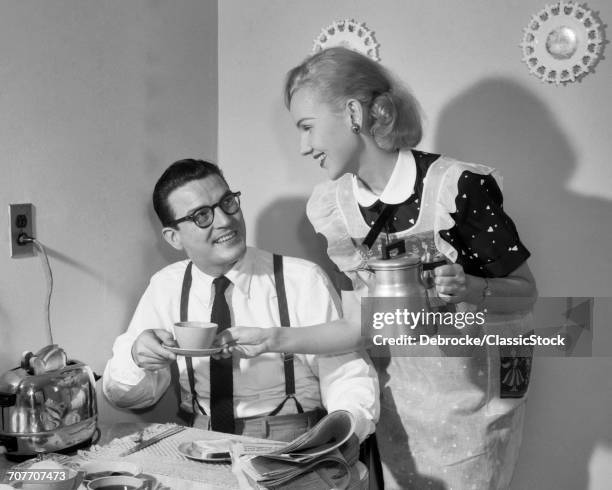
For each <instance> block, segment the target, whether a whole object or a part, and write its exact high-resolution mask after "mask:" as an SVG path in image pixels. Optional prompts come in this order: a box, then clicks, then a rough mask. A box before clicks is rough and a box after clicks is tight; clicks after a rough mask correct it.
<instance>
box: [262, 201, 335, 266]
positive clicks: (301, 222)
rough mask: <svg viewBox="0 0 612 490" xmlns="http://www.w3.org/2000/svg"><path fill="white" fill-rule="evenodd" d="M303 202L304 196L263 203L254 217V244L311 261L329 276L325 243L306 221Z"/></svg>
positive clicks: (331, 264)
mask: <svg viewBox="0 0 612 490" xmlns="http://www.w3.org/2000/svg"><path fill="white" fill-rule="evenodd" d="M306 201H307V198H306V197H282V198H279V199H277V200H275V201H273V202H272V203H270V204H269V205H268V206H266V207H265V208H264V209H263V210H262V212H261V214H260V215H259V216H258V218H257V223H256V226H255V230H256V231H255V234H256V236H255V245H256V246H257V247H258V248H262V249H264V250H267V251H269V252H276V253H280V254H284V255H290V256H294V257H301V258H303V259H308V260H311V261H312V262H315V263H317V264H319V265H320V266H321V267H322V268H323V270H324V271H325V272H326V273H327V275H328V276H329V277H330V278H331V277H333V275H332V270H333V263H332V261H331V260H330V259H329V257H328V256H327V243H326V241H325V238H323V237H322V236H321V235H319V234H317V233H315V231H314V229H313V227H312V225H311V224H310V221H308V218H307V216H306Z"/></svg>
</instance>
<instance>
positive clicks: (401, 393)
mask: <svg viewBox="0 0 612 490" xmlns="http://www.w3.org/2000/svg"><path fill="white" fill-rule="evenodd" d="M285 102H286V105H287V108H288V109H289V111H290V112H291V115H292V117H293V119H294V121H295V124H296V126H297V128H298V131H299V133H300V152H301V153H302V155H304V156H311V157H313V158H314V159H315V160H316V161H317V162H318V163H319V165H320V166H321V167H322V168H324V169H325V170H326V171H327V173H328V175H329V178H330V181H329V182H325V183H323V184H319V185H318V186H316V187H315V189H314V191H313V193H312V196H311V197H310V199H309V201H308V206H307V214H308V218H309V219H310V221H311V223H312V224H313V226H314V228H315V230H316V231H317V232H318V233H321V234H322V235H324V236H325V238H326V239H327V244H328V254H329V256H330V258H331V259H332V260H333V261H334V263H335V264H336V266H337V267H338V269H339V271H340V272H341V273H342V276H343V277H344V278H345V279H348V280H345V281H344V283H345V284H344V286H343V287H342V289H343V291H342V293H343V306H344V309H345V311H344V313H345V319H344V320H342V321H340V322H337V323H336V325H335V326H336V327H338V328H343V330H342V334H341V335H338V332H339V330H338V328H329V327H330V326H329V325H318V326H312V327H307V328H299V329H283V328H275V329H250V328H236V329H232V332H231V334H232V338H233V340H234V341H236V342H237V344H238V345H237V347H235V349H236V350H238V351H240V352H242V353H243V354H244V355H256V354H258V353H260V352H264V351H270V352H309V353H327V352H337V351H341V350H346V349H352V348H356V347H359V345H360V342H361V340H362V339H361V335H360V333H361V332H360V325H359V320H358V318H359V316H358V315H359V313H358V305H359V298H361V297H362V296H364V295H366V294H367V289H368V286H369V285H371V283H372V274H371V273H370V272H369V271H368V270H367V269H366V262H367V260H368V258H369V257H372V256H376V257H380V256H381V255H382V254H384V253H385V246H386V244H387V243H388V242H389V241H391V242H394V243H397V242H399V241H401V242H403V243H404V245H403V246H404V247H405V249H406V251H407V252H409V253H412V254H415V253H416V254H418V255H420V256H421V257H422V258H423V259H424V260H427V259H429V258H431V257H436V256H440V255H443V256H444V257H445V258H446V261H447V264H446V265H442V266H439V267H437V268H435V269H434V282H435V291H436V293H437V296H439V298H441V299H442V300H443V301H444V302H446V303H449V304H454V305H455V308H456V311H459V312H477V311H482V310H484V309H485V308H486V312H487V313H486V318H487V323H486V325H485V326H483V327H482V329H481V330H480V331H479V332H478V333H482V332H493V331H497V329H502V331H503V332H506V333H507V332H511V333H512V334H513V335H518V334H520V333H525V332H527V331H528V330H530V328H531V327H530V325H529V318H530V317H529V313H528V311H529V309H530V307H531V306H532V305H533V302H534V301H535V298H536V294H537V293H536V288H535V282H534V279H533V276H532V274H531V272H530V270H529V267H528V266H527V262H526V260H527V258H528V257H529V255H530V254H529V252H528V251H527V249H526V248H525V247H524V246H523V244H522V243H521V242H520V239H519V237H518V234H517V231H516V228H515V226H514V223H513V222H512V220H511V219H510V218H509V217H508V215H507V214H506V213H505V212H504V210H503V196H502V193H501V190H500V188H499V185H498V182H497V180H496V177H495V174H496V173H495V171H494V169H492V168H489V167H486V166H483V165H476V164H470V163H463V162H459V161H456V160H452V159H450V158H447V157H444V156H440V155H434V154H428V153H423V152H419V151H416V150H413V148H414V147H415V146H417V145H418V143H419V141H420V139H421V133H422V130H421V119H420V114H419V108H418V104H417V102H416V100H415V99H414V97H413V96H412V95H411V94H410V93H409V92H407V91H406V90H405V89H404V88H402V86H401V85H400V84H399V83H398V82H396V81H395V80H394V79H393V77H392V76H391V75H390V74H389V73H388V72H387V71H386V70H385V69H384V68H383V67H382V66H381V65H380V64H378V63H376V62H374V61H372V60H371V59H369V58H368V57H366V56H363V55H361V54H359V53H356V52H354V51H351V50H348V49H345V48H340V47H338V48H330V49H327V50H324V51H321V52H319V53H317V54H315V55H313V56H311V57H310V58H308V59H307V60H306V61H304V62H303V63H302V64H300V65H299V66H297V67H295V68H294V69H292V70H291V71H290V72H289V73H288V76H287V80H286V85H285ZM383 212H384V214H383ZM381 215H383V217H384V218H380V216H381ZM380 219H383V220H384V222H381V221H380ZM377 220H378V221H379V222H378V223H377ZM372 227H376V228H377V229H378V228H381V229H382V230H384V233H381V234H380V235H378V236H377V237H376V236H373V235H372V233H370V231H371V229H372ZM374 235H375V234H374ZM364 238H367V240H365V244H364ZM374 238H375V240H374ZM438 354H439V355H438V356H437V357H393V358H392V359H390V362H389V364H388V366H386V372H384V373H381V391H382V394H381V418H380V422H379V425H378V427H377V435H378V443H379V445H380V450H381V458H382V461H383V464H384V467H385V486H386V488H417V489H421V488H449V489H450V488H452V489H467V488H470V489H472V488H473V489H485V488H495V489H498V488H507V487H508V485H509V483H510V479H511V476H512V471H513V468H514V465H515V462H516V458H517V453H518V448H519V445H520V439H521V428H522V422H523V413H524V402H525V394H526V390H527V385H528V379H529V367H530V358H529V357H518V356H517V355H516V353H512V352H502V351H501V350H500V349H499V348H497V347H488V348H481V349H474V350H473V351H470V352H466V353H465V355H463V357H444V354H443V353H442V352H439V353H438Z"/></svg>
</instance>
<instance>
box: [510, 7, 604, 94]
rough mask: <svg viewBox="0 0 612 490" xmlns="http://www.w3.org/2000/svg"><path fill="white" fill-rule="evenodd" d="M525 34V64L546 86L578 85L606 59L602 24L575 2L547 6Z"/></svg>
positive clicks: (533, 19) (589, 11) (523, 46)
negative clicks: (549, 84) (578, 82)
mask: <svg viewBox="0 0 612 490" xmlns="http://www.w3.org/2000/svg"><path fill="white" fill-rule="evenodd" d="M523 32H524V35H523V42H522V43H521V48H522V49H523V61H524V62H525V64H526V65H527V67H528V68H529V71H530V72H531V73H532V74H533V75H534V76H536V77H538V78H539V79H540V80H541V81H543V82H548V83H555V84H557V85H558V84H563V85H565V84H566V83H569V82H575V81H578V80H580V79H582V77H584V76H585V75H587V74H588V73H589V72H592V71H593V69H594V68H595V65H596V64H597V63H598V62H599V60H600V59H601V58H602V56H603V47H604V44H605V41H604V32H603V27H602V24H601V23H600V21H599V19H598V18H597V16H596V14H595V13H594V12H592V11H591V10H589V9H588V8H587V7H586V6H583V5H579V4H577V3H574V2H566V1H560V2H558V3H555V4H552V5H546V6H545V7H544V8H543V9H542V10H541V11H540V12H538V13H537V14H536V15H534V16H533V17H532V18H531V20H530V21H529V25H528V26H527V27H525V28H524V29H523Z"/></svg>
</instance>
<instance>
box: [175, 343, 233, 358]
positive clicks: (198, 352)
mask: <svg viewBox="0 0 612 490" xmlns="http://www.w3.org/2000/svg"><path fill="white" fill-rule="evenodd" d="M164 349H168V350H169V351H170V352H174V353H175V354H178V355H179V356H187V357H207V356H211V355H213V354H217V353H218V352H221V351H222V350H223V347H214V348H212V349H180V348H179V347H170V346H169V345H164Z"/></svg>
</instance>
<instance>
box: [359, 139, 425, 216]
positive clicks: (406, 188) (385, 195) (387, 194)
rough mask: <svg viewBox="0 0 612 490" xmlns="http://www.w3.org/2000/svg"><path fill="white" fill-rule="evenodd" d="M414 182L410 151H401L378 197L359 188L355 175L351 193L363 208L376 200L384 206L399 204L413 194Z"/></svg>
mask: <svg viewBox="0 0 612 490" xmlns="http://www.w3.org/2000/svg"><path fill="white" fill-rule="evenodd" d="M415 181H416V161H415V160H414V156H413V154H412V151H410V150H403V151H400V152H399V154H398V155H397V161H396V162H395V166H394V167H393V172H391V177H389V181H388V182H387V185H386V186H385V188H384V189H383V191H382V193H381V194H380V196H377V195H376V194H374V193H373V192H372V191H371V190H369V189H366V188H364V187H362V186H360V185H359V183H358V181H357V176H356V175H353V193H354V195H355V198H356V199H357V202H358V203H359V204H360V205H361V206H364V207H369V206H371V205H372V204H374V203H375V202H376V201H377V200H380V201H382V202H384V203H385V204H400V203H402V202H404V201H405V200H406V199H408V198H409V197H410V196H411V195H412V194H413V192H414V184H415Z"/></svg>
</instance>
